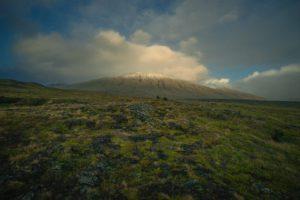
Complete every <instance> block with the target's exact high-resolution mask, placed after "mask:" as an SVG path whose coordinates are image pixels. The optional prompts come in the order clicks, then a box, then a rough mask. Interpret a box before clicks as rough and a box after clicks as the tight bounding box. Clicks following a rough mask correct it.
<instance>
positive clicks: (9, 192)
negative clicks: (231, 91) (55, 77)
mask: <svg viewBox="0 0 300 200" xmlns="http://www.w3.org/2000/svg"><path fill="white" fill-rule="evenodd" d="M299 158H300V105H299V103H288V102H264V101H261V102H259V101H256V102H254V101H229V100H227V101H220V100H219V101H214V100H207V101H186V102H177V101H171V100H167V99H165V100H163V99H146V98H130V97H121V96H109V95H104V94H101V93H97V92H82V91H75V90H62V89H51V88H47V87H44V86H42V85H38V84H34V83H27V84H25V83H22V82H16V81H12V80H10V81H8V80H2V81H0V197H1V199H299V198H300V192H299V191H300V182H299V179H300V172H299V166H300V159H299Z"/></svg>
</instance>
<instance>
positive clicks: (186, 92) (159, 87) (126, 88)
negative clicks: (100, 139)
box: [64, 73, 262, 100]
mask: <svg viewBox="0 0 300 200" xmlns="http://www.w3.org/2000/svg"><path fill="white" fill-rule="evenodd" d="M64 88H67V89H80V90H92V91H99V92H105V93H109V94H116V95H127V96H142V97H156V96H160V97H167V98H172V99H255V100H258V99H262V98H260V97H258V96H255V95H251V94H247V93H243V92H239V91H235V90H231V89H213V88H209V87H206V86H202V85H198V84H195V83H192V82H188V81H184V80H177V79H173V78H169V77H166V76H163V75H160V74H142V73H135V74H129V75H125V76H118V77H112V78H100V79H97V80H92V81H87V82H83V83H77V84H72V85H67V86H64Z"/></svg>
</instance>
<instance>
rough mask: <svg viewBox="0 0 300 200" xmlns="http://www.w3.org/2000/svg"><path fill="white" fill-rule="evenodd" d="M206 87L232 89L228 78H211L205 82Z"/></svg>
mask: <svg viewBox="0 0 300 200" xmlns="http://www.w3.org/2000/svg"><path fill="white" fill-rule="evenodd" d="M203 84H204V85H206V86H208V87H212V88H230V87H231V86H230V80H229V79H228V78H220V79H217V78H211V79H207V80H205V81H204V82H203Z"/></svg>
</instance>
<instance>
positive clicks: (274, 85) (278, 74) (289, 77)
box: [234, 64, 300, 101]
mask: <svg viewBox="0 0 300 200" xmlns="http://www.w3.org/2000/svg"><path fill="white" fill-rule="evenodd" d="M234 87H235V88H237V89H240V90H242V91H246V92H249V93H253V94H256V95H260V96H263V97H266V98H268V99H272V100H296V101H300V92H299V91H300V65H298V64H295V65H288V66H283V67H281V68H280V69H277V70H275V69H272V70H267V71H263V72H257V71H256V72H254V73H252V74H251V75H249V76H247V77H245V78H243V79H242V80H240V81H238V82H237V83H236V84H235V85H234Z"/></svg>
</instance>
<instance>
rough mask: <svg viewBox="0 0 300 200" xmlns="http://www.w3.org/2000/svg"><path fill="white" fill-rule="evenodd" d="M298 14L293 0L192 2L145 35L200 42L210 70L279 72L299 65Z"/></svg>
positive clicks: (158, 21) (155, 22) (299, 5)
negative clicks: (239, 68) (269, 67)
mask: <svg viewBox="0 0 300 200" xmlns="http://www.w3.org/2000/svg"><path fill="white" fill-rule="evenodd" d="M299 9H300V1H292V0H287V1H281V0H280V1H279V0H264V1H245V0H244V1H243V0H229V1H221V0H212V1H204V0H189V1H183V2H182V3H181V4H179V5H178V7H176V9H175V10H174V12H173V13H172V14H164V15H160V16H157V17H156V18H154V19H153V20H152V22H151V23H150V24H149V25H148V24H147V25H146V26H145V30H147V31H148V32H150V33H151V34H152V35H154V36H155V37H156V38H157V39H160V40H163V41H171V42H176V41H178V40H183V39H186V38H188V37H191V36H193V37H196V38H197V39H198V40H199V46H198V48H199V49H200V50H201V52H202V53H203V58H202V59H203V61H204V62H205V64H207V65H211V66H218V67H237V66H243V67H249V66H251V65H265V64H268V65H276V66H280V65H283V64H289V63H295V62H300V39H299V35H300V12H299ZM218 67H216V68H218Z"/></svg>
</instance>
